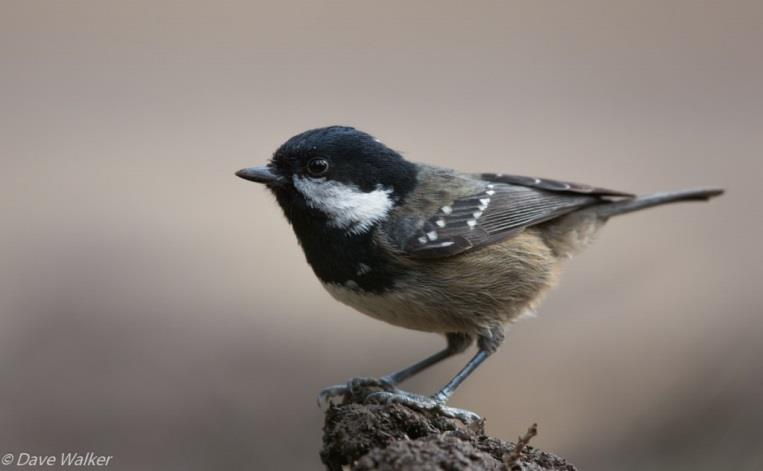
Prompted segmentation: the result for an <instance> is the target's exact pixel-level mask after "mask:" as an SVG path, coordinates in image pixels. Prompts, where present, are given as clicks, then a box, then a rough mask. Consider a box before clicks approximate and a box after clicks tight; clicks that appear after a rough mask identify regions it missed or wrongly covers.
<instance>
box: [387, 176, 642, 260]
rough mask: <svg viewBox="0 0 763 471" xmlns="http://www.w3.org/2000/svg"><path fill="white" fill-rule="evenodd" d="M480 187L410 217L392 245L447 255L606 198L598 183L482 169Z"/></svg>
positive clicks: (413, 252) (418, 253)
mask: <svg viewBox="0 0 763 471" xmlns="http://www.w3.org/2000/svg"><path fill="white" fill-rule="evenodd" d="M479 178H480V179H481V180H482V183H483V184H484V185H483V189H482V190H481V191H478V192H476V193H474V194H470V195H468V196H462V197H459V198H456V199H454V200H452V201H449V202H445V203H444V204H443V205H442V206H441V207H440V208H438V209H437V210H436V211H435V213H434V214H431V215H430V216H429V217H428V218H426V219H422V220H418V221H411V220H410V218H408V220H407V221H405V223H404V224H405V226H407V227H408V228H413V230H405V231H401V232H402V235H403V237H402V239H401V240H399V242H398V243H397V244H396V245H397V246H398V247H400V248H401V250H402V252H403V253H404V254H405V255H407V256H410V257H415V258H440V257H449V256H452V255H456V254H459V253H462V252H464V251H467V250H470V249H474V248H477V247H480V246H483V245H487V244H490V243H493V242H497V241H500V240H503V239H506V238H508V237H510V236H512V235H515V234H517V233H518V232H520V231H522V230H523V229H524V228H526V227H529V226H533V225H536V224H540V223H542V222H544V221H548V220H550V219H554V218H557V217H559V216H562V215H564V214H567V213H569V212H572V211H575V210H576V209H580V208H583V207H586V206H590V205H592V204H596V203H600V202H603V201H606V199H605V198H606V197H612V196H629V195H628V194H627V193H621V192H616V191H610V190H604V189H601V188H594V187H589V186H586V185H577V184H572V183H564V182H558V181H554V180H542V179H535V178H531V177H517V176H504V175H495V174H481V175H479Z"/></svg>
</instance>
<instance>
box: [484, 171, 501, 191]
mask: <svg viewBox="0 0 763 471" xmlns="http://www.w3.org/2000/svg"><path fill="white" fill-rule="evenodd" d="M498 175H499V176H500V175H501V174H500V173H499V174H498ZM493 188H495V185H493V184H492V183H491V184H489V185H488V186H487V189H488V190H492V189H493Z"/></svg>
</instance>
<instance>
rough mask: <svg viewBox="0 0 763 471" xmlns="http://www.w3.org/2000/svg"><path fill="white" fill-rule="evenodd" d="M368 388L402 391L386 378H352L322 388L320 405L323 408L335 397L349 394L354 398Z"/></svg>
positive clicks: (361, 398) (393, 391) (392, 391)
mask: <svg viewBox="0 0 763 471" xmlns="http://www.w3.org/2000/svg"><path fill="white" fill-rule="evenodd" d="M368 388H374V389H379V390H381V391H379V392H390V393H397V392H402V391H400V390H399V389H397V388H396V387H395V385H394V384H392V383H391V382H390V381H389V380H387V379H385V378H364V377H359V378H352V379H350V380H349V381H347V382H346V383H344V384H335V385H333V386H328V387H326V388H323V389H321V392H319V393H318V407H320V408H321V409H323V408H326V407H328V405H329V404H331V402H332V400H333V399H335V398H339V397H341V398H344V397H348V396H349V397H350V398H352V397H356V396H359V395H360V394H361V393H362V391H364V390H366V389H368ZM363 399H365V397H360V398H359V400H363Z"/></svg>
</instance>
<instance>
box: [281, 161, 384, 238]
mask: <svg viewBox="0 0 763 471" xmlns="http://www.w3.org/2000/svg"><path fill="white" fill-rule="evenodd" d="M293 180H294V188H296V189H297V191H299V192H300V193H301V194H302V196H304V197H305V201H307V204H308V206H310V207H311V208H315V209H317V210H319V211H321V212H323V213H324V214H326V215H327V216H328V218H329V224H331V225H332V226H333V227H338V228H340V229H346V230H347V231H348V232H350V233H353V234H362V233H364V232H366V231H368V230H369V229H370V228H371V227H373V225H374V224H376V223H377V222H379V221H381V220H382V219H384V218H385V216H387V213H388V212H389V210H390V209H392V206H393V202H392V198H391V196H390V195H391V194H392V190H390V189H385V188H381V187H378V188H377V189H375V190H374V191H371V192H368V193H366V192H365V191H362V190H361V189H360V188H358V187H356V186H355V185H346V184H344V183H340V182H335V181H327V180H326V179H325V178H300V177H297V176H296V175H294V177H293Z"/></svg>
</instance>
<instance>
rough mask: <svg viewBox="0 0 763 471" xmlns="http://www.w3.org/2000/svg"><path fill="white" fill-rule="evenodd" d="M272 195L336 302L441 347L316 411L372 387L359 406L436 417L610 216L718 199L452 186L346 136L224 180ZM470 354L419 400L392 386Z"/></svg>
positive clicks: (584, 188) (364, 381) (550, 185)
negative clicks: (394, 406) (432, 337)
mask: <svg viewBox="0 0 763 471" xmlns="http://www.w3.org/2000/svg"><path fill="white" fill-rule="evenodd" d="M236 175H237V176H238V177H241V178H243V179H245V180H249V181H252V182H257V183H261V184H264V185H265V186H266V187H267V188H268V189H269V190H270V191H271V192H272V194H273V195H274V196H275V199H276V201H277V203H278V205H279V206H280V207H281V209H282V211H283V213H284V215H285V217H286V219H287V221H288V222H289V223H290V225H291V227H292V228H293V231H294V233H295V234H296V237H297V240H298V241H299V244H300V245H301V247H302V250H303V251H304V255H305V257H306V260H307V263H308V264H309V265H310V267H311V268H312V270H313V272H314V273H315V275H316V276H317V278H318V279H319V280H320V282H321V284H322V285H323V287H324V288H325V289H326V290H327V291H328V293H329V294H330V295H331V296H332V297H333V298H335V299H336V300H337V301H339V302H341V303H343V304H346V305H348V306H350V307H352V308H354V309H355V310H357V311H359V312H361V313H364V314H366V315H368V316H370V317H372V318H375V319H378V320H380V321H384V322H387V323H389V324H393V325H395V326H399V327H404V328H408V329H414V330H418V331H424V332H432V333H437V334H441V335H443V336H444V337H445V340H446V346H445V348H444V349H443V350H441V351H439V352H436V353H434V354H433V355H431V356H429V357H427V358H425V359H423V360H421V361H419V362H416V363H414V364H412V365H411V366H409V367H407V368H403V369H401V370H399V371H396V372H393V373H390V374H387V375H385V376H382V377H380V378H364V377H362V378H353V379H350V380H348V381H347V382H346V383H344V384H339V385H334V386H329V387H327V388H325V389H323V390H322V391H321V393H320V394H319V402H321V403H326V402H330V401H331V400H332V399H333V398H335V397H338V396H341V395H344V394H347V393H348V392H351V391H355V390H358V388H359V387H360V386H363V385H366V386H375V387H376V389H373V390H372V392H370V393H368V394H367V396H366V397H365V400H366V401H367V402H377V403H400V404H405V405H408V406H410V407H413V408H416V409H418V410H434V409H436V410H439V411H440V412H441V413H443V414H445V415H446V416H450V417H454V418H458V419H461V420H463V421H465V422H471V421H474V420H480V416H479V415H478V414H476V413H474V412H472V411H469V410H466V409H457V408H454V407H449V406H448V405H447V402H448V400H449V399H450V398H451V396H452V395H453V393H454V392H455V391H456V389H457V388H458V387H459V385H460V384H461V383H462V382H463V381H464V380H465V379H466V378H467V377H468V376H469V375H470V374H471V373H472V372H474V370H476V369H477V367H478V366H480V364H482V363H483V362H484V361H485V360H486V359H487V358H488V357H490V356H491V355H492V354H494V353H495V352H496V350H497V349H498V347H499V346H500V345H501V344H502V343H503V341H504V337H505V335H504V332H505V328H506V326H507V325H508V324H510V323H513V322H514V321H516V320H517V319H520V318H521V317H523V316H524V315H526V314H528V313H533V312H535V311H536V310H537V308H538V305H539V303H540V302H541V300H542V298H543V297H544V295H545V294H546V293H547V292H548V291H549V289H551V288H552V287H553V286H554V285H555V283H556V281H557V279H558V277H559V272H560V268H561V265H562V262H563V261H564V260H565V259H568V258H570V257H571V256H573V255H575V254H577V253H579V252H580V251H581V250H583V249H584V248H585V247H587V246H588V245H589V244H590V243H591V242H592V241H593V240H594V237H595V236H596V234H597V232H598V231H599V229H601V227H602V226H603V225H604V224H605V223H606V222H607V221H608V220H609V219H610V218H611V217H614V216H619V215H623V214H628V213H631V212H634V211H639V210H642V209H646V208H651V207H654V206H659V205H663V204H667V203H674V202H680V201H706V200H709V199H710V198H712V197H715V196H718V195H721V194H722V193H723V191H724V190H723V189H720V188H698V189H688V190H679V191H670V192H664V193H655V194H649V195H646V196H636V195H635V194H633V193H628V192H622V191H615V190H609V189H606V188H600V187H596V186H591V185H584V184H578V183H572V182H567V181H560V180H552V179H547V178H536V177H526V176H519V175H510V174H502V173H462V172H458V171H455V170H451V169H449V168H443V167H437V166H432V165H427V164H422V163H415V162H412V161H408V160H406V159H405V158H404V157H403V156H402V155H401V153H400V152H397V151H395V150H393V149H391V148H390V147H388V146H387V145H385V144H384V143H383V142H382V141H380V140H379V139H377V138H375V137H373V136H372V135H370V134H367V133H365V132H363V131H360V130H358V129H355V128H353V127H349V126H328V127H322V128H316V129H311V130H308V131H305V132H302V133H300V134H297V135H295V136H294V137H292V138H290V139H288V140H287V141H286V142H285V143H284V144H282V145H281V146H280V147H279V148H278V149H277V150H276V151H275V153H274V154H273V156H272V158H271V159H270V160H269V162H267V164H266V165H264V166H255V167H248V168H244V169H242V170H239V171H238V172H236ZM475 342H476V345H477V352H476V354H474V356H472V357H471V358H470V359H469V360H468V362H467V363H466V365H465V366H464V367H463V368H462V369H461V370H460V371H459V372H458V373H457V374H456V375H455V376H454V377H453V378H452V379H451V380H450V381H448V382H447V383H446V384H445V385H444V386H443V387H442V388H440V389H439V390H438V391H437V392H436V393H435V394H433V395H431V396H427V395H420V394H414V393H411V392H407V391H404V390H402V389H399V388H398V385H399V384H400V383H401V382H403V381H404V380H406V379H408V378H410V377H412V376H414V375H415V374H418V373H420V372H421V371H423V370H425V369H426V368H428V367H430V366H432V365H434V364H436V363H439V362H441V361H442V360H444V359H446V358H449V357H452V356H454V355H456V354H459V353H462V352H464V351H466V350H467V349H468V347H470V346H471V345H472V344H473V343H475Z"/></svg>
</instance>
